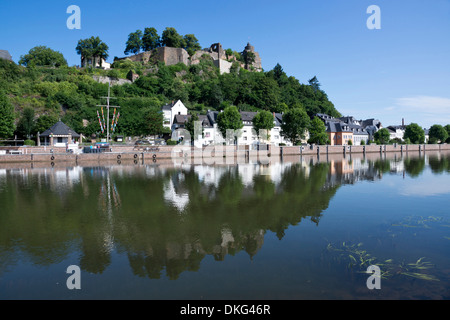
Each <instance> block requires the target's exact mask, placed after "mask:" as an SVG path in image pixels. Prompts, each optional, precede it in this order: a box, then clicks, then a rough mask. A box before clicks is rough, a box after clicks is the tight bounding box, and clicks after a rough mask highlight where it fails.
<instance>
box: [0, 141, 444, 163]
mask: <svg viewBox="0 0 450 320" xmlns="http://www.w3.org/2000/svg"><path fill="white" fill-rule="evenodd" d="M219 147H220V146H219ZM3 148H5V147H3ZM447 150H450V144H421V145H367V146H322V145H321V146H318V145H312V146H295V147H286V146H283V147H278V146H268V148H267V150H261V151H257V150H249V149H248V148H244V147H242V146H240V148H239V149H238V150H236V147H235V146H224V147H222V148H217V149H215V148H214V146H208V147H204V148H202V149H200V148H195V147H190V146H159V147H158V148H155V147H148V148H147V147H141V148H136V147H134V146H126V145H112V146H111V149H110V150H108V152H102V153H68V152H66V149H65V148H51V147H27V146H25V147H18V148H17V147H16V148H15V149H14V151H15V154H0V163H22V162H23V163H30V162H31V163H37V162H47V163H53V164H55V163H60V162H71V163H78V162H84V161H93V162H100V163H101V162H103V161H105V162H113V161H114V162H123V161H128V162H141V163H142V162H144V161H145V162H147V161H153V162H156V161H158V162H159V161H162V160H163V161H183V160H187V159H189V160H191V163H193V164H200V163H204V162H208V161H207V159H210V158H216V159H217V158H224V159H225V158H228V159H230V158H233V159H240V160H242V159H244V160H245V159H259V158H261V157H274V158H275V157H279V158H288V157H291V156H298V155H304V156H316V155H344V156H345V155H348V154H366V153H367V154H375V153H379V154H384V153H391V152H397V153H408V152H412V153H418V152H423V153H426V152H427V151H433V152H435V151H438V152H439V151H447ZM202 160H205V161H204V162H202ZM226 162H227V161H226ZM230 163H231V162H230Z"/></svg>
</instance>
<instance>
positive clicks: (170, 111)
mask: <svg viewBox="0 0 450 320" xmlns="http://www.w3.org/2000/svg"><path fill="white" fill-rule="evenodd" d="M162 112H163V114H164V127H167V128H170V129H172V126H173V121H174V118H175V115H184V116H187V114H188V109H187V108H186V106H185V105H184V104H183V102H181V100H178V101H177V102H173V101H172V103H169V104H166V105H165V106H163V107H162Z"/></svg>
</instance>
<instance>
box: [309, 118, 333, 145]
mask: <svg viewBox="0 0 450 320" xmlns="http://www.w3.org/2000/svg"><path fill="white" fill-rule="evenodd" d="M328 142H329V141H328V135H327V132H326V127H325V124H324V123H323V121H322V120H320V119H319V118H318V117H314V118H313V119H312V120H311V124H310V126H309V140H308V143H315V144H321V145H324V144H327V143H328Z"/></svg>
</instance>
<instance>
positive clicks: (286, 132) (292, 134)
mask: <svg viewBox="0 0 450 320" xmlns="http://www.w3.org/2000/svg"><path fill="white" fill-rule="evenodd" d="M309 124H310V120H309V117H308V114H307V113H306V111H305V110H304V109H302V108H294V109H291V110H289V111H288V112H286V113H285V114H284V115H283V123H282V124H281V135H282V136H283V137H284V138H285V139H287V140H289V141H291V142H292V144H293V145H298V144H299V143H300V142H301V140H302V139H304V138H305V132H306V130H307V129H308V128H309Z"/></svg>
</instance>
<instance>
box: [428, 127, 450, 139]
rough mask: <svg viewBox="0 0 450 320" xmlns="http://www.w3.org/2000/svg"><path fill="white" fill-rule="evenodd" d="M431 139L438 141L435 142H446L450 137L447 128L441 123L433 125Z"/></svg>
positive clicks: (430, 132) (430, 133)
mask: <svg viewBox="0 0 450 320" xmlns="http://www.w3.org/2000/svg"><path fill="white" fill-rule="evenodd" d="M429 137H430V141H436V142H435V143H438V142H440V143H444V142H445V141H446V140H447V138H448V133H447V130H446V129H445V128H444V127H443V126H441V125H439V124H435V125H432V126H431V128H430V131H429Z"/></svg>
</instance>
